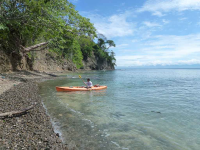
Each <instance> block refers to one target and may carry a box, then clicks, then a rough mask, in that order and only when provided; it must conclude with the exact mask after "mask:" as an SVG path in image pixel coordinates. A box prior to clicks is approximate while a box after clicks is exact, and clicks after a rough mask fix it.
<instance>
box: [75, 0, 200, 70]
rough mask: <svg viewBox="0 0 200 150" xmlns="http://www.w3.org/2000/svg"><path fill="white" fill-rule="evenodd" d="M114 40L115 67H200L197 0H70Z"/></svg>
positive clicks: (199, 16)
mask: <svg viewBox="0 0 200 150" xmlns="http://www.w3.org/2000/svg"><path fill="white" fill-rule="evenodd" d="M71 2H72V3H73V4H74V5H75V6H76V10H78V11H79V13H80V14H81V15H83V16H84V17H87V18H90V20H91V22H92V23H94V26H95V27H96V29H97V31H98V32H99V33H102V34H104V35H105V36H106V37H107V39H111V40H114V41H115V43H116V47H115V48H111V49H112V50H113V51H114V52H115V53H116V59H117V66H136V67H140V66H157V65H161V66H170V65H195V64H200V0H123V1H122V0H99V1H96V0H71Z"/></svg>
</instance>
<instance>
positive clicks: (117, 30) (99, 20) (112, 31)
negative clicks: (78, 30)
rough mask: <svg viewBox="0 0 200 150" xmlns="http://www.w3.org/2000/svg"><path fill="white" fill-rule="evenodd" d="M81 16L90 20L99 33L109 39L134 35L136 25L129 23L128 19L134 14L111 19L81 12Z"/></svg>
mask: <svg viewBox="0 0 200 150" xmlns="http://www.w3.org/2000/svg"><path fill="white" fill-rule="evenodd" d="M81 14H83V15H84V16H86V17H88V18H90V20H91V22H92V23H94V26H95V27H96V29H97V31H98V32H99V33H101V34H104V35H105V36H106V37H108V38H112V37H124V36H128V35H133V33H134V28H135V23H134V22H130V21H127V18H128V17H134V15H133V14H132V12H128V11H127V12H124V13H121V14H115V15H112V16H109V17H103V16H101V15H98V14H93V13H86V12H81Z"/></svg>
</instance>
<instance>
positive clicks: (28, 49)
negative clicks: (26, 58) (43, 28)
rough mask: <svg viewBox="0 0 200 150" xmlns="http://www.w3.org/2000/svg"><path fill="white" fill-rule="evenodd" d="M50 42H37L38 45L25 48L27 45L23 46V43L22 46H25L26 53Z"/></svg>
mask: <svg viewBox="0 0 200 150" xmlns="http://www.w3.org/2000/svg"><path fill="white" fill-rule="evenodd" d="M48 43H49V42H43V43H40V44H36V45H33V46H30V47H27V48H25V47H23V46H22V45H21V47H22V48H23V50H24V52H25V53H26V52H30V51H32V50H34V49H36V48H38V47H41V46H44V45H47V44H48Z"/></svg>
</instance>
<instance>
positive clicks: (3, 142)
mask: <svg viewBox="0 0 200 150" xmlns="http://www.w3.org/2000/svg"><path fill="white" fill-rule="evenodd" d="M12 85H13V84H12ZM38 91H39V89H38V86H37V84H36V83H35V82H32V81H28V82H25V83H20V84H18V85H15V86H14V87H12V88H11V89H9V90H7V91H6V92H4V93H3V94H1V93H0V94H1V95H0V108H1V113H4V112H9V111H16V110H20V109H23V108H26V107H28V106H30V105H32V103H34V102H37V103H38V104H37V105H36V106H35V107H34V109H32V110H30V111H28V112H27V113H26V114H24V115H22V116H17V117H12V118H5V119H4V120H1V119H0V123H1V125H0V131H1V132H0V149H38V148H39V149H59V150H67V147H66V145H64V144H63V143H62V142H58V141H60V139H59V134H56V133H55V132H54V130H53V127H52V124H51V122H50V118H49V116H48V115H47V114H46V110H45V109H44V108H43V106H42V103H41V98H40V96H39V94H38ZM37 133H39V134H37ZM50 137H51V138H50ZM47 139H48V140H47ZM16 143H17V144H16Z"/></svg>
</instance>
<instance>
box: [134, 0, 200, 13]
mask: <svg viewBox="0 0 200 150" xmlns="http://www.w3.org/2000/svg"><path fill="white" fill-rule="evenodd" d="M171 10H176V11H184V10H200V0H147V2H145V4H144V5H143V6H142V7H141V8H140V9H138V12H144V11H149V12H152V13H153V15H155V14H159V13H160V14H162V13H161V12H169V11H171Z"/></svg>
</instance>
